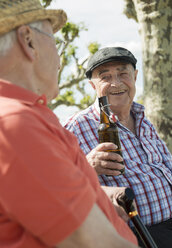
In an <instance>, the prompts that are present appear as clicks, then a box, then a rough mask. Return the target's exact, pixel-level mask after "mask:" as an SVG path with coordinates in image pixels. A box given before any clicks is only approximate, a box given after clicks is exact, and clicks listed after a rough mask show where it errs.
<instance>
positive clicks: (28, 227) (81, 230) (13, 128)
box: [0, 0, 137, 248]
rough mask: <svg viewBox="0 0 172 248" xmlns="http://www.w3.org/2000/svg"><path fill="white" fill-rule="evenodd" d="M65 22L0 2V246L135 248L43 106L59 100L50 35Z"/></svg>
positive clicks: (33, 3)
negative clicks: (56, 98)
mask: <svg viewBox="0 0 172 248" xmlns="http://www.w3.org/2000/svg"><path fill="white" fill-rule="evenodd" d="M65 22H66V14H65V12H64V11H63V10H51V9H48V10H45V9H44V8H43V7H42V6H41V4H40V2H39V1H38V0H13V1H11V0H5V1H4V0H0V106H1V111H0V161H1V163H0V247H3V248H5V247H11V248H12V247H13V248H14V247H15V248H45V247H47V248H48V247H60V248H61V247H62V248H63V247H65V248H68V247H69V248H74V247H75V248H76V247H78V248H81V247H82V248H84V247H85V248H93V247H94V248H95V247H97V248H104V247H107V248H112V247H113V248H114V247H119V248H126V247H130V248H135V247H137V246H136V245H137V240H136V237H135V236H134V234H133V233H132V231H131V230H130V228H129V227H128V225H127V224H126V223H125V222H124V221H123V220H122V218H120V217H119V216H118V214H117V212H116V210H115V208H114V206H113V205H112V203H111V201H110V200H109V198H108V197H107V196H106V194H105V193H104V191H103V190H102V189H101V187H100V185H99V182H98V180H97V176H96V173H95V171H94V169H92V168H91V167H90V166H89V164H88V162H87V160H86V158H85V155H84V154H83V152H82V151H81V150H80V148H79V146H78V143H77V139H76V138H75V137H74V135H72V134H71V133H70V132H69V131H67V130H66V129H64V128H63V127H62V126H61V125H60V123H59V121H58V119H57V117H56V116H55V115H54V114H53V112H52V111H51V110H50V109H49V108H48V107H47V102H48V101H50V100H51V99H53V98H54V97H56V96H57V94H58V84H57V81H58V70H59V68H60V57H59V54H58V52H59V51H57V50H56V42H55V39H54V36H53V33H55V32H57V31H58V30H59V29H60V28H61V27H62V26H63V25H64V24H65ZM58 42H60V40H59V41H58Z"/></svg>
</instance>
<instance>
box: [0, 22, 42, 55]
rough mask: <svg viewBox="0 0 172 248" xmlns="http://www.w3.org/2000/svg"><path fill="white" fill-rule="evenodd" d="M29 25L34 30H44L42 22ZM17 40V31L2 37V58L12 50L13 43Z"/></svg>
mask: <svg viewBox="0 0 172 248" xmlns="http://www.w3.org/2000/svg"><path fill="white" fill-rule="evenodd" d="M27 25H28V26H30V27H32V28H38V29H40V30H42V28H43V22H42V21H38V22H32V23H28V24H27ZM16 39H17V36H16V29H14V30H12V31H10V32H8V33H6V34H4V35H2V36H0V56H4V55H5V54H6V53H7V52H8V51H9V50H10V49H11V48H12V46H13V43H14V42H15V41H16Z"/></svg>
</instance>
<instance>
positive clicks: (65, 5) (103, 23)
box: [49, 0, 143, 123]
mask: <svg viewBox="0 0 172 248" xmlns="http://www.w3.org/2000/svg"><path fill="white" fill-rule="evenodd" d="M49 8H58V9H63V10H64V11H65V12H66V13H67V16H68V21H71V22H74V23H76V24H78V23H80V22H83V23H84V24H85V26H86V27H87V28H88V31H82V32H81V33H80V38H79V39H78V41H77V46H78V47H79V55H80V57H81V59H82V58H83V57H85V56H86V55H87V53H88V52H87V49H86V47H87V45H88V44H89V43H90V42H95V41H97V42H98V43H99V44H101V47H100V48H103V47H106V46H122V47H125V48H127V49H129V50H130V51H131V52H132V53H133V54H134V56H135V57H136V58H137V69H138V70H139V72H138V78H137V83H136V92H137V93H136V97H135V100H136V99H137V97H138V96H139V95H140V94H142V92H143V76H142V53H141V38H140V35H139V31H138V29H139V26H138V23H136V22H135V21H134V20H133V19H128V18H127V17H126V16H125V14H123V9H124V0H53V1H52V3H51V5H50V7H49ZM76 111H77V109H76V108H75V107H65V106H60V107H58V108H56V109H55V111H54V113H55V114H56V115H57V116H58V117H59V119H60V121H61V122H62V123H63V122H64V121H65V119H66V118H68V117H69V116H70V115H71V114H73V113H75V112H76Z"/></svg>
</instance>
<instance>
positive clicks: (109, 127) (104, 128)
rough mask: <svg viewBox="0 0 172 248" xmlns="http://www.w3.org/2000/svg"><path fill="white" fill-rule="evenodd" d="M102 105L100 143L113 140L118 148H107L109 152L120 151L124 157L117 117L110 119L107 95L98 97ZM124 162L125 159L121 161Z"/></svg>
mask: <svg viewBox="0 0 172 248" xmlns="http://www.w3.org/2000/svg"><path fill="white" fill-rule="evenodd" d="M98 100H99V107H100V124H99V127H98V137H99V143H104V142H112V143H114V144H115V145H117V146H118V148H117V149H116V150H107V151H108V152H115V153H118V154H119V155H120V156H121V157H122V151H121V143H120V139H119V135H118V127H117V124H116V120H115V118H114V119H113V122H112V121H110V116H111V113H110V109H109V103H108V99H107V96H102V97H99V98H98ZM119 163H121V164H124V163H123V161H122V162H119ZM120 172H121V174H123V173H124V169H123V170H120Z"/></svg>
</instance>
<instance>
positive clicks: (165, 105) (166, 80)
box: [126, 0, 172, 152]
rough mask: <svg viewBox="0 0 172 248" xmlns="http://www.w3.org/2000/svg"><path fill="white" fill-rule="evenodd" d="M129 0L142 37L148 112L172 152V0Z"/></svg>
mask: <svg viewBox="0 0 172 248" xmlns="http://www.w3.org/2000/svg"><path fill="white" fill-rule="evenodd" d="M126 2H127V4H129V2H130V7H131V2H132V4H133V7H134V8H135V9H134V11H132V13H134V14H135V15H133V16H131V10H130V12H128V13H130V16H129V15H128V17H129V18H131V17H132V18H133V19H135V20H136V21H138V23H139V32H140V35H141V39H142V53H143V74H144V105H145V107H146V115H147V117H148V119H149V120H150V121H151V122H152V123H153V124H154V126H155V128H156V130H157V132H158V134H159V135H160V137H161V138H162V139H163V140H164V141H165V142H166V144H167V146H168V148H169V150H170V151H171V152H172V96H171V94H172V0H132V1H131V0H127V1H126ZM126 15H127V12H126Z"/></svg>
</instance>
